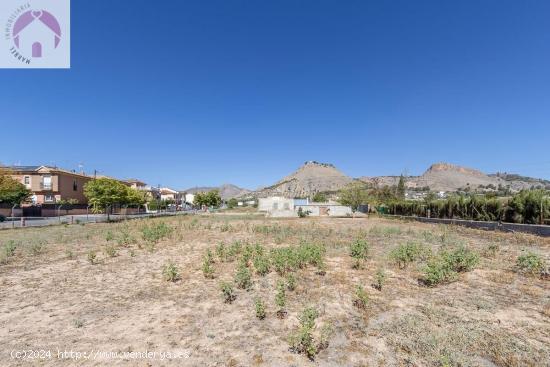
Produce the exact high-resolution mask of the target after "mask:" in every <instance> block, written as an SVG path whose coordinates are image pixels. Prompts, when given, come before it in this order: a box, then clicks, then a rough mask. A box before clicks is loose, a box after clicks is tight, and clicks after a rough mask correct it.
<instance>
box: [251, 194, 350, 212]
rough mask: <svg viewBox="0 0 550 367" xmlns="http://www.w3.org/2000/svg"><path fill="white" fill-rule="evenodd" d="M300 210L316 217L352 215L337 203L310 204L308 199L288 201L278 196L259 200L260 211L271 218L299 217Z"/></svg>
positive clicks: (347, 207) (346, 208) (345, 207)
mask: <svg viewBox="0 0 550 367" xmlns="http://www.w3.org/2000/svg"><path fill="white" fill-rule="evenodd" d="M300 208H301V209H302V211H303V212H304V213H308V215H310V216H314V217H345V216H351V215H352V211H351V208H350V207H349V206H344V205H340V204H338V203H335V202H328V203H310V202H309V200H308V199H288V198H284V197H278V196H272V197H267V198H260V199H258V211H261V212H265V213H266V215H268V216H270V217H297V216H298V210H299V209H300Z"/></svg>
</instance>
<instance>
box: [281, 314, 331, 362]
mask: <svg viewBox="0 0 550 367" xmlns="http://www.w3.org/2000/svg"><path fill="white" fill-rule="evenodd" d="M318 316H319V314H318V312H317V310H316V309H314V308H311V307H308V308H306V309H304V311H302V314H301V315H300V316H299V317H298V320H299V321H300V328H299V329H298V331H297V332H296V333H294V334H293V335H291V336H290V339H289V344H290V349H291V350H292V351H293V352H295V353H301V354H305V355H306V356H307V357H308V358H309V359H311V360H313V359H315V356H316V355H317V353H318V352H319V350H320V349H324V348H326V346H327V345H328V337H329V335H330V327H328V328H323V331H322V333H321V337H320V343H316V341H315V338H314V335H313V332H314V331H315V320H316V319H317V317H318Z"/></svg>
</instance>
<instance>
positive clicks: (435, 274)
mask: <svg viewBox="0 0 550 367" xmlns="http://www.w3.org/2000/svg"><path fill="white" fill-rule="evenodd" d="M478 263H479V255H478V254H477V253H475V252H473V251H472V250H470V249H468V248H467V247H465V246H463V245H461V246H459V247H458V248H457V249H455V250H453V251H440V253H439V254H438V255H437V256H435V257H432V258H431V259H430V260H429V261H428V264H427V265H426V266H425V267H424V275H423V278H422V281H423V282H424V284H426V285H427V286H430V287H433V286H435V285H438V284H443V283H450V282H452V281H454V280H456V279H457V277H458V273H462V272H467V271H471V270H473V269H474V268H475V267H476V266H477V264H478Z"/></svg>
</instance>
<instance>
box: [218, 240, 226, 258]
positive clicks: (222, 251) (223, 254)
mask: <svg viewBox="0 0 550 367" xmlns="http://www.w3.org/2000/svg"><path fill="white" fill-rule="evenodd" d="M216 256H217V257H218V259H219V260H220V261H226V260H227V259H226V256H227V254H226V248H225V243H223V242H220V243H219V244H218V245H217V246H216Z"/></svg>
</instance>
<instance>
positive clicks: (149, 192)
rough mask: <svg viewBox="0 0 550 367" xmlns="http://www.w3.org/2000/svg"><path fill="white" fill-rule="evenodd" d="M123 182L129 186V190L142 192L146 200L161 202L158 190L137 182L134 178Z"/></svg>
mask: <svg viewBox="0 0 550 367" xmlns="http://www.w3.org/2000/svg"><path fill="white" fill-rule="evenodd" d="M124 182H125V183H127V184H129V185H130V187H131V188H133V189H135V190H138V191H142V192H144V193H145V196H146V198H147V199H152V200H161V190H160V188H157V187H154V186H150V185H147V184H146V183H145V182H143V181H140V180H137V179H135V178H130V179H128V180H125V181H124Z"/></svg>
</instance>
